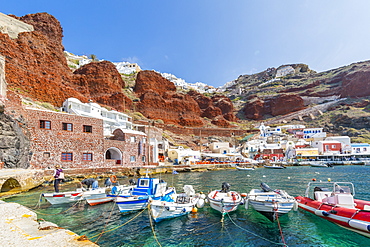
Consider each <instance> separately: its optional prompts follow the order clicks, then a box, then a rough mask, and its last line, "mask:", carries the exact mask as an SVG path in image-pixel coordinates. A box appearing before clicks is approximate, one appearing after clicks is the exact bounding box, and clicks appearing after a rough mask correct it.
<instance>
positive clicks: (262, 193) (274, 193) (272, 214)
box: [245, 183, 298, 221]
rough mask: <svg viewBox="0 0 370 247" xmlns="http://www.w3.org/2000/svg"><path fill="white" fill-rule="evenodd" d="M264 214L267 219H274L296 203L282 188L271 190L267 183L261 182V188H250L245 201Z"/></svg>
mask: <svg viewBox="0 0 370 247" xmlns="http://www.w3.org/2000/svg"><path fill="white" fill-rule="evenodd" d="M248 203H249V204H250V205H252V207H253V208H254V209H255V210H256V211H258V212H260V213H261V214H263V215H264V216H266V217H267V218H268V219H269V220H271V221H275V220H276V218H277V217H279V216H281V215H283V214H286V213H288V212H289V211H290V210H291V209H292V208H293V207H294V206H295V209H297V207H298V205H297V202H296V201H295V199H294V197H293V196H290V195H289V194H288V193H287V192H285V191H284V190H272V189H271V188H270V187H269V186H268V185H267V184H265V183H261V189H252V190H251V191H250V192H249V194H248V197H247V199H246V202H245V208H246V209H248Z"/></svg>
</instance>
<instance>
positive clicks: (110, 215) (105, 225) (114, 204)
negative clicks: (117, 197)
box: [95, 203, 116, 243]
mask: <svg viewBox="0 0 370 247" xmlns="http://www.w3.org/2000/svg"><path fill="white" fill-rule="evenodd" d="M115 206H116V203H112V207H111V209H110V214H109V216H108V219H107V220H106V221H105V224H104V228H103V231H104V230H105V228H106V227H107V225H108V221H109V220H110V218H111V217H112V214H113V208H114V207H115ZM102 236H103V234H101V235H100V236H99V237H98V238H97V239H96V240H95V243H98V241H99V239H100V238H101V237H102Z"/></svg>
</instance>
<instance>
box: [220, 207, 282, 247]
mask: <svg viewBox="0 0 370 247" xmlns="http://www.w3.org/2000/svg"><path fill="white" fill-rule="evenodd" d="M226 214H227V216H228V217H229V219H230V221H231V222H232V223H233V224H234V225H235V226H236V227H238V228H240V229H241V230H243V231H245V232H248V233H250V234H252V235H253V236H255V237H258V238H260V239H263V240H265V241H267V242H269V243H272V244H276V245H283V246H285V247H288V245H286V244H283V243H277V242H274V241H271V240H269V239H267V238H265V237H262V236H260V235H258V234H256V233H254V232H252V231H249V230H247V229H245V228H243V227H241V226H239V225H237V224H236V223H235V222H234V221H233V219H232V218H231V217H230V215H229V214H228V213H226Z"/></svg>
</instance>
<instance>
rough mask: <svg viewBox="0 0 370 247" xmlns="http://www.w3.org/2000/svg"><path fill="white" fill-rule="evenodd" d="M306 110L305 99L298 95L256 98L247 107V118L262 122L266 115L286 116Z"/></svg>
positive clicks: (245, 110) (245, 111) (245, 112)
mask: <svg viewBox="0 0 370 247" xmlns="http://www.w3.org/2000/svg"><path fill="white" fill-rule="evenodd" d="M303 108H304V103H303V99H302V98H301V97H300V96H298V95H288V94H283V95H278V96H275V97H269V98H264V99H261V98H255V99H254V100H252V101H250V102H249V103H248V104H246V105H245V107H244V109H243V111H244V114H245V116H246V117H247V118H249V119H254V120H261V119H263V117H264V116H265V115H272V116H278V115H284V114H288V113H291V112H294V111H298V110H302V109H303Z"/></svg>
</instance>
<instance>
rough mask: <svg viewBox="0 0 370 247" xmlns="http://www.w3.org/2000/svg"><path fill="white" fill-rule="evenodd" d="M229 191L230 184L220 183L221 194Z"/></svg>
mask: <svg viewBox="0 0 370 247" xmlns="http://www.w3.org/2000/svg"><path fill="white" fill-rule="evenodd" d="M229 191H230V184H229V183H226V182H223V183H222V186H221V191H220V192H221V193H227V192H229Z"/></svg>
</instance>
